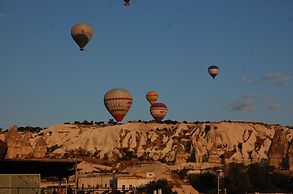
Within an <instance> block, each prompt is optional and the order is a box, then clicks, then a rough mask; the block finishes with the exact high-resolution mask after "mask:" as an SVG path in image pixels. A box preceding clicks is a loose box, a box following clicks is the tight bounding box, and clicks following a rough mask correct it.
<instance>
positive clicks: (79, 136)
mask: <svg viewBox="0 0 293 194" xmlns="http://www.w3.org/2000/svg"><path fill="white" fill-rule="evenodd" d="M292 137H293V127H290V126H280V125H271V124H264V123H254V122H230V121H229V122H228V121H227V122H195V123H190V122H184V123H180V122H169V123H168V124H166V123H155V122H128V123H125V124H116V125H115V124H114V125H113V124H112V125H107V124H87V125H83V124H58V125H54V126H51V127H49V128H47V129H43V130H40V131H39V130H38V131H37V132H35V133H33V132H31V131H28V132H25V131H23V130H21V131H20V130H17V127H16V126H13V127H11V128H10V129H9V130H8V131H7V132H6V133H5V134H2V135H1V136H0V139H2V140H3V141H5V142H6V143H7V147H8V149H7V154H6V158H76V157H78V158H85V157H86V158H92V159H96V160H102V159H104V160H107V161H113V162H118V161H128V160H132V159H137V160H141V161H144V160H155V161H160V162H164V163H172V164H182V163H186V162H197V163H201V162H210V163H231V162H238V163H244V164H251V163H266V164H269V165H271V166H274V167H275V168H277V169H287V170H290V171H293V143H292Z"/></svg>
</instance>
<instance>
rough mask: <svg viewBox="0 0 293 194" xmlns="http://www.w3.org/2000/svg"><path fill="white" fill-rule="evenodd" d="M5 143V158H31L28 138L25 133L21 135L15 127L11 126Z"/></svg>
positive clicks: (31, 151)
mask: <svg viewBox="0 0 293 194" xmlns="http://www.w3.org/2000/svg"><path fill="white" fill-rule="evenodd" d="M5 140H6V142H7V147H8V149H7V154H6V158H8V159H13V158H30V157H32V153H33V149H32V146H31V144H30V138H29V136H28V134H27V133H24V134H23V135H21V133H20V132H18V130H17V126H16V125H15V126H12V127H11V128H10V129H9V130H8V132H7V134H6V137H5Z"/></svg>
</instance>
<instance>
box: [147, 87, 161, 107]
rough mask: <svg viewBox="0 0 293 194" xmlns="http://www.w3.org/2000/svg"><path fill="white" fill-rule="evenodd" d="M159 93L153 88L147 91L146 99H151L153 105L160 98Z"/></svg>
mask: <svg viewBox="0 0 293 194" xmlns="http://www.w3.org/2000/svg"><path fill="white" fill-rule="evenodd" d="M158 96H159V95H158V93H157V92H155V91H153V90H150V91H148V92H147V94H146V99H147V100H148V101H149V103H150V104H151V105H152V104H154V103H155V102H156V101H157V100H158Z"/></svg>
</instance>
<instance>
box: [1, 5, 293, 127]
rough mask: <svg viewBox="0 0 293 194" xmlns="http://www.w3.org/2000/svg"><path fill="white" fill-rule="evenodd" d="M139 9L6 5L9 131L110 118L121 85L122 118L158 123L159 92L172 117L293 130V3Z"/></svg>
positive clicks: (4, 80) (4, 82)
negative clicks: (125, 99) (109, 96)
mask: <svg viewBox="0 0 293 194" xmlns="http://www.w3.org/2000/svg"><path fill="white" fill-rule="evenodd" d="M130 3H131V5H130V6H129V7H125V6H123V1H122V0H98V1H97V0H87V1H82V2H81V1H76V0H71V1H58V0H50V1H38V0H27V1H16V0H2V1H0V25H1V31H0V41H1V43H2V44H1V45H2V46H1V47H0V53H1V60H0V128H3V129H6V128H8V127H9V126H11V125H13V124H17V125H19V126H27V125H29V126H39V127H48V126H50V125H53V124H57V123H64V122H74V121H76V120H77V121H83V120H88V121H91V120H93V121H106V122H107V121H108V120H109V119H110V118H112V117H111V115H110V114H109V113H108V112H107V110H106V109H105V107H104V104H103V97H104V94H105V93H106V92H107V91H108V90H110V89H112V88H117V87H121V88H125V89H128V90H129V91H130V92H131V93H132V96H133V105H132V107H131V109H130V111H129V112H128V114H127V116H126V117H125V118H124V120H123V121H124V122H127V121H129V120H150V119H152V117H151V116H150V114H149V104H148V102H147V101H146V98H145V94H146V92H147V91H148V90H155V91H157V92H158V93H159V100H158V101H159V102H163V103H165V104H166V105H167V106H168V108H169V112H168V115H167V116H166V117H165V119H171V120H178V121H184V120H186V121H208V120H209V121H221V120H241V121H258V122H265V123H278V124H282V125H293V87H292V86H293V73H292V70H293V1H291V0H283V1H279V0H257V1H255V0H245V1H244V0H222V1H218V0H182V1H178V0H176V1H175V0H159V1H158V0H156V1H155V0H147V1H145V0H132V1H130ZM79 22H85V23H88V24H90V25H91V26H92V27H93V29H94V37H93V39H92V40H91V42H90V43H89V44H88V45H87V46H86V48H85V52H80V51H79V49H78V47H77V45H76V44H75V43H74V41H73V40H72V38H71V35H70V29H71V27H72V26H73V25H74V24H75V23H79ZM210 65H217V66H219V67H220V71H221V72H220V74H219V75H218V76H217V77H216V79H215V80H213V79H212V78H211V77H210V76H209V74H208V72H207V68H208V67H209V66H210Z"/></svg>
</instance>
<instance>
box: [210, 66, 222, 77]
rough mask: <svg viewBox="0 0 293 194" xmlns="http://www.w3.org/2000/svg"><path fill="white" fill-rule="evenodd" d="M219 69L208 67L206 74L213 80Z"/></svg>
mask: <svg viewBox="0 0 293 194" xmlns="http://www.w3.org/2000/svg"><path fill="white" fill-rule="evenodd" d="M219 71H220V68H219V67H218V66H216V65H212V66H209V68H208V72H209V74H210V75H211V76H212V77H213V79H215V77H216V76H217V75H218V74H219Z"/></svg>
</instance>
